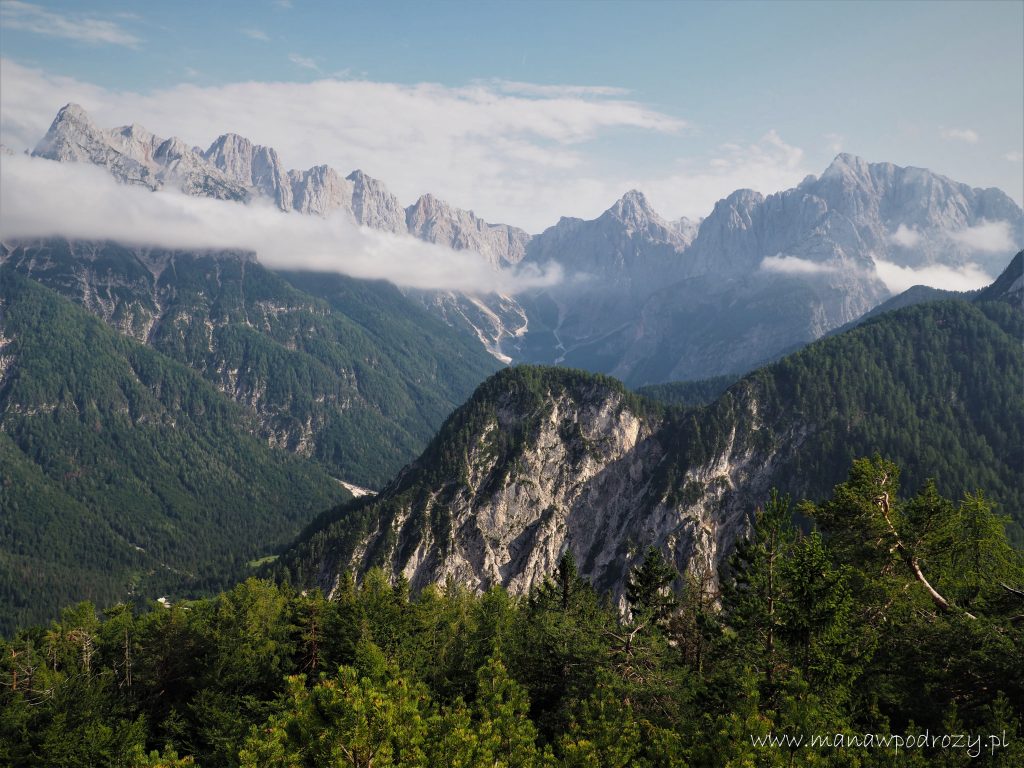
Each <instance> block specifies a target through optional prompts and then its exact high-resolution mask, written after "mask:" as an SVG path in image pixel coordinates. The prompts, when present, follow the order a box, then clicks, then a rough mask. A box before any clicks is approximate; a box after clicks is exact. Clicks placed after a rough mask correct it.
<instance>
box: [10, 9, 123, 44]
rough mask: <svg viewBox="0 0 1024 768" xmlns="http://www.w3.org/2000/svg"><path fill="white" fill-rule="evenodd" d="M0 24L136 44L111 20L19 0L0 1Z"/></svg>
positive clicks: (82, 39) (88, 40)
mask: <svg viewBox="0 0 1024 768" xmlns="http://www.w3.org/2000/svg"><path fill="white" fill-rule="evenodd" d="M0 26H2V27H5V28H6V29H18V30H23V31H25V32H33V33H35V34H37V35H46V36H47V37H61V38H64V39H66V40H77V41H79V42H83V43H91V44H94V45H98V44H107V45H124V46H127V47H129V48H135V47H136V46H138V44H139V38H137V37H136V36H135V35H133V34H131V33H130V32H128V31H126V30H125V29H124V28H123V27H122V26H121V25H119V24H116V23H115V22H113V21H107V20H104V19H97V18H93V17H90V16H85V15H82V14H71V15H66V16H65V15H61V14H59V13H54V12H53V11H48V10H47V9H45V8H43V7H41V6H38V5H35V4H33V3H23V2H20V0H2V2H0Z"/></svg>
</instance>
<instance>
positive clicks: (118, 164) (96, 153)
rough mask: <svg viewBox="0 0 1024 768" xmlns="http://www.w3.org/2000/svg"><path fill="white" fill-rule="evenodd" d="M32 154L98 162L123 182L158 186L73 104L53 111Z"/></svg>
mask: <svg viewBox="0 0 1024 768" xmlns="http://www.w3.org/2000/svg"><path fill="white" fill-rule="evenodd" d="M32 154H33V155H34V156H36V157H45V158H48V159H50V160H57V161H58V162H62V163H68V162H73V163H90V164H91V165H98V166H100V167H102V168H106V169H107V170H108V171H109V172H110V173H111V175H113V176H115V177H116V178H117V179H118V180H120V181H122V182H124V183H126V184H139V185H141V186H144V187H148V188H149V189H156V188H158V187H159V186H160V182H159V181H158V180H157V178H156V174H155V173H153V171H152V170H151V169H150V168H149V167H148V166H147V165H146V164H144V163H142V162H140V161H139V160H137V159H135V158H134V157H132V156H130V155H128V154H125V153H124V152H121V151H119V150H118V149H116V148H115V147H114V146H112V145H111V142H110V140H109V139H108V137H107V135H106V134H104V133H103V131H101V130H100V129H99V128H97V127H96V126H95V124H93V122H92V120H91V119H90V117H89V115H88V114H87V113H86V111H85V110H84V109H82V108H81V107H80V106H78V105H77V104H68V105H66V106H65V107H63V108H62V109H61V110H60V111H59V112H58V113H57V117H55V118H54V120H53V123H52V124H51V125H50V129H49V130H48V131H47V132H46V135H45V136H44V137H43V138H42V139H41V140H40V142H39V143H38V144H36V147H35V149H34V150H32Z"/></svg>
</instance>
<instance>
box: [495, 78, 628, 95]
mask: <svg viewBox="0 0 1024 768" xmlns="http://www.w3.org/2000/svg"><path fill="white" fill-rule="evenodd" d="M492 82H493V84H494V85H495V86H496V87H497V89H498V90H499V91H502V92H503V93H516V94H519V95H521V96H543V97H545V98H562V97H568V98H574V97H578V96H628V95H629V89H628V88H614V87H611V86H606V85H540V84H538V83H522V82H519V81H516V80H494V81H492Z"/></svg>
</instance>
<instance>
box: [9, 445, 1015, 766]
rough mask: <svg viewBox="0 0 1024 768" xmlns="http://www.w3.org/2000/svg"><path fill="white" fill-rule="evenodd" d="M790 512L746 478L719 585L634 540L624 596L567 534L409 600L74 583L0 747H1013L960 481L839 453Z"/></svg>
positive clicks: (1007, 588)
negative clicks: (525, 564) (466, 580)
mask: <svg viewBox="0 0 1024 768" xmlns="http://www.w3.org/2000/svg"><path fill="white" fill-rule="evenodd" d="M801 512H802V514H803V515H804V516H805V517H806V518H807V519H808V520H810V521H811V522H812V524H813V526H814V528H813V529H812V530H811V531H810V532H806V531H804V530H801V529H798V528H795V527H794V526H793V524H792V510H791V508H790V506H789V502H788V499H786V498H784V497H782V496H780V495H778V494H777V493H773V494H771V495H770V496H769V498H768V499H767V500H766V503H765V504H764V505H763V506H761V507H759V508H758V509H757V510H756V512H755V517H756V520H757V526H756V529H755V530H756V535H754V536H753V537H751V538H749V539H747V540H745V541H744V542H743V543H742V544H741V546H740V547H739V548H738V550H737V552H736V554H735V555H734V557H733V558H732V559H731V561H730V562H729V564H728V567H727V569H726V570H725V571H724V573H723V577H722V590H721V592H719V593H716V592H712V591H709V586H710V585H709V584H708V583H706V582H705V583H701V582H698V581H696V580H694V579H692V578H688V577H681V576H680V575H679V574H677V573H675V572H673V571H672V569H671V568H667V567H666V565H665V563H664V561H663V560H662V559H661V556H660V554H659V553H658V552H657V551H656V550H652V551H649V552H648V553H647V556H646V558H645V559H644V561H643V563H642V564H640V565H639V566H638V567H637V568H636V569H635V570H634V571H633V573H632V574H631V576H630V590H629V610H628V611H626V612H620V611H619V610H618V609H616V608H613V607H612V606H611V605H610V604H609V603H608V602H607V600H606V599H605V598H604V597H603V596H602V595H600V594H598V593H597V592H596V591H595V590H594V588H593V587H592V586H591V585H590V584H589V583H588V582H586V581H585V580H584V579H582V578H580V576H579V574H578V571H577V569H576V565H575V562H574V561H573V558H572V557H571V556H569V555H566V556H564V557H563V558H562V559H561V561H560V563H559V565H558V568H557V570H556V571H555V572H553V573H551V574H550V576H549V578H548V579H547V580H546V581H545V582H544V583H543V584H541V585H539V586H538V587H537V588H535V589H534V590H533V591H532V592H531V593H530V594H528V595H524V596H522V597H519V598H514V597H511V596H509V595H508V594H507V593H505V592H504V591H503V590H501V589H500V588H494V589H491V590H489V591H487V592H486V593H483V594H479V595H473V594H470V593H468V592H467V591H466V590H464V589H462V588H460V587H459V586H458V585H455V584H449V585H447V586H445V587H431V588H428V589H426V590H424V591H423V592H421V593H420V594H418V595H410V593H409V590H408V586H407V585H406V584H404V583H403V582H402V581H401V580H399V581H397V582H395V581H392V580H390V579H389V578H388V577H387V576H386V575H385V574H384V573H383V572H381V571H379V570H375V571H371V572H370V573H368V574H367V575H366V576H365V578H363V579H362V580H361V581H360V582H359V583H357V582H356V581H355V580H353V579H352V578H351V576H349V577H347V578H346V579H344V580H343V581H342V583H341V585H340V587H339V589H338V590H337V592H336V594H335V595H334V597H333V598H332V599H330V600H326V599H325V598H324V597H323V596H322V595H321V594H320V593H319V592H316V591H314V592H311V593H304V592H296V591H295V590H293V589H292V588H290V587H288V586H275V585H274V584H272V583H269V582H262V581H257V580H253V579H250V580H249V581H247V582H245V583H244V584H241V585H239V586H237V587H236V588H234V589H233V590H231V591H230V592H227V593H225V594H223V595H221V596H219V597H217V598H213V599H206V600H199V601H191V602H187V603H177V604H175V605H172V606H170V607H163V606H153V607H152V608H151V609H150V610H149V611H146V612H142V613H137V612H134V611H132V610H131V609H130V608H129V607H128V606H125V605H119V606H115V607H113V608H111V609H109V610H107V611H105V612H104V613H103V616H102V617H98V616H97V614H96V610H95V608H94V607H93V606H92V605H90V604H81V605H79V606H77V607H75V608H69V609H68V610H66V611H65V613H64V614H63V616H62V618H61V619H60V620H59V621H55V622H53V623H52V624H51V625H50V626H48V627H35V628H32V629H27V630H24V631H22V632H20V633H19V634H18V635H17V636H16V637H14V638H12V639H11V640H9V641H4V642H2V643H0V762H2V763H4V764H11V765H19V766H25V768H31V767H32V766H43V765H47V766H49V765H62V766H90V768H92V767H99V766H132V767H135V766H139V767H140V768H141V766H166V767H167V768H171V767H172V766H187V765H199V766H214V765H216V766H246V767H247V768H248V767H250V766H251V767H253V768H255V767H256V766H259V768H274V767H275V766H280V767H281V768H285V767H287V768H294V767H295V766H322V765H332V766H335V765H336V766H369V765H372V766H378V767H379V768H386V767H387V766H404V767H413V766H416V767H423V768H426V767H427V766H439V765H449V766H466V767H467V768H484V766H487V767H490V766H494V765H505V766H521V767H527V766H573V767H576V766H601V767H602V768H603V767H604V766H613V767H622V768H625V767H626V766H631V767H632V766H641V767H647V766H649V767H651V768H654V767H658V768H660V767H662V766H690V767H692V768H704V767H705V766H706V767H707V768H712V767H713V768H740V767H741V766H752V765H763V766H780V767H781V766H818V765H831V766H851V768H852V767H853V766H868V765H870V766H925V765H968V764H969V765H983V766H1005V767H1008V766H1016V765H1019V764H1020V763H1021V761H1022V760H1024V723H1022V717H1021V713H1022V712H1024V663H1022V661H1021V660H1022V659H1024V623H1022V622H1021V621H1020V613H1021V611H1022V609H1024V590H1022V589H1021V587H1024V562H1022V560H1021V555H1020V553H1019V552H1017V551H1015V550H1014V549H1013V548H1012V547H1010V545H1009V543H1008V541H1007V540H1006V537H1005V533H1004V530H1003V526H1002V523H1001V521H1000V520H999V518H998V517H997V516H996V515H994V514H993V511H992V509H991V506H990V505H989V503H988V502H987V500H986V497H985V495H984V494H983V493H981V492H975V493H972V494H969V495H967V496H965V497H964V498H963V499H962V500H961V501H959V502H955V503H954V502H952V501H950V500H948V499H945V498H943V497H942V496H941V495H940V494H938V493H937V492H936V491H935V489H934V486H926V487H925V488H924V489H923V490H922V491H921V492H920V493H919V494H917V495H916V496H913V497H910V498H905V497H903V495H902V494H901V492H900V486H899V470H898V468H897V467H896V466H895V465H894V464H892V463H891V462H888V461H884V460H882V459H880V458H875V459H872V460H866V459H864V460H858V461H856V462H854V464H853V466H852V468H851V469H850V471H849V473H848V475H847V478H846V480H845V481H844V482H842V483H840V484H839V485H837V486H836V488H835V489H834V490H833V492H832V494H831V495H830V496H829V498H827V499H826V500H824V501H823V502H822V503H821V504H818V505H811V504H805V505H803V506H802V508H801ZM933 593H934V594H933ZM935 595H938V596H939V597H940V598H941V601H942V602H940V601H939V600H938V599H937V598H936V597H935ZM925 732H927V733H929V734H932V735H936V736H938V737H940V741H939V742H938V743H937V744H928V745H927V746H922V747H919V748H915V747H907V746H906V744H905V743H904V744H903V745H902V746H901V747H900V749H899V750H896V749H895V747H894V744H893V743H892V742H888V745H887V746H880V745H875V746H852V745H847V746H844V747H836V746H832V747H827V746H817V747H814V746H810V745H809V744H806V743H805V744H804V745H803V746H802V747H796V746H792V745H790V744H788V743H783V744H781V745H774V746H773V745H772V744H770V743H765V741H764V740H765V739H767V738H768V737H769V736H774V737H776V738H782V737H793V738H797V737H801V736H802V737H803V738H804V739H805V741H809V740H810V739H811V737H813V736H817V737H822V736H825V737H828V738H830V739H831V740H833V741H834V740H835V737H836V735H837V734H842V735H843V736H844V737H845V738H847V739H849V738H851V737H854V736H863V735H864V734H872V735H874V736H875V737H877V738H883V739H888V738H892V737H895V736H899V737H901V738H905V737H906V735H908V734H909V735H914V736H916V735H918V734H923V733H925ZM944 734H952V735H955V734H971V735H975V736H977V737H978V739H979V740H980V746H978V747H976V748H975V747H968V745H967V743H966V742H965V744H964V746H962V747H960V748H952V747H946V748H943V745H942V742H941V736H942V735H944ZM990 735H994V737H995V741H994V742H990V741H989V736H990ZM975 749H976V751H974V750H975ZM969 750H970V751H969Z"/></svg>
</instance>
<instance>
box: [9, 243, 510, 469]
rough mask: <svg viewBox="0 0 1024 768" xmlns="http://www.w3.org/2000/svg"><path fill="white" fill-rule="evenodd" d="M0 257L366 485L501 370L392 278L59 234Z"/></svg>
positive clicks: (279, 438) (265, 432) (291, 444)
mask: <svg viewBox="0 0 1024 768" xmlns="http://www.w3.org/2000/svg"><path fill="white" fill-rule="evenodd" d="M4 258H5V259H6V261H7V263H8V264H10V265H12V266H13V267H14V268H15V269H17V270H18V271H20V272H22V273H24V274H28V275H30V276H32V277H33V279H36V280H39V281H40V282H42V283H43V284H44V285H47V286H48V287H51V288H53V289H54V290H57V291H59V292H61V293H63V294H64V295H66V296H68V297H70V298H73V299H74V300H75V301H77V302H79V303H82V304H83V305H84V306H86V307H87V308H88V309H90V311H92V312H94V313H95V314H99V315H100V316H102V317H103V318H104V319H105V320H106V321H107V322H108V323H109V324H111V325H113V326H114V327H116V328H118V329H119V330H121V331H122V332H124V333H127V334H129V335H133V336H135V337H136V338H138V339H140V340H142V341H145V342H146V343H147V344H149V345H150V346H152V347H153V348H154V349H156V350H158V351H160V352H162V353H164V354H166V355H168V356H169V357H171V358H173V359H175V360H177V361H179V362H183V363H185V364H186V365H188V366H189V367H191V368H193V369H195V370H197V371H199V372H200V373H201V374H202V375H203V377H204V378H206V379H207V380H209V381H211V382H212V383H213V384H214V385H215V386H216V387H217V388H218V389H220V390H221V391H222V392H224V393H226V394H227V395H229V396H230V397H231V398H232V399H234V400H236V401H237V402H239V403H241V404H243V405H245V406H246V407H248V408H250V409H251V410H252V411H253V412H254V413H255V414H256V416H257V418H258V423H259V425H260V433H261V434H262V436H264V437H265V438H267V439H268V440H269V441H271V442H272V443H273V444H275V445H280V446H281V447H284V448H286V449H288V450H291V451H295V452H297V453H300V454H301V455H305V456H310V457H313V458H315V459H317V460H318V461H319V462H320V463H321V464H323V465H324V466H325V467H327V469H328V470H329V471H330V472H332V473H333V474H334V475H335V476H337V477H341V478H342V479H345V480H348V481H352V482H356V483H358V484H362V485H369V486H371V487H376V486H379V485H382V484H383V483H385V482H386V481H387V480H388V479H389V478H390V477H391V476H393V475H394V473H395V472H396V471H397V470H398V469H399V468H400V467H401V466H402V465H403V464H405V463H406V462H407V461H409V460H410V459H412V458H413V457H414V456H415V455H416V453H417V452H418V451H420V450H421V449H422V447H423V446H424V445H425V444H426V443H427V441H428V440H429V439H430V437H431V435H432V434H433V433H434V431H435V430H436V429H437V427H438V426H439V425H440V424H441V422H442V421H443V420H444V418H445V417H446V416H447V415H448V414H449V413H450V412H451V410H452V409H453V408H454V407H455V406H457V405H458V404H459V403H461V402H462V401H463V400H464V399H465V398H466V397H468V396H469V394H470V393H471V392H472V389H473V387H475V386H476V385H477V384H478V383H479V382H480V381H481V380H483V379H484V378H485V377H486V376H487V375H488V374H490V373H491V372H493V371H494V370H495V369H496V368H497V366H498V364H497V362H496V361H495V360H494V359H493V358H491V357H490V356H489V355H488V354H487V353H486V352H484V351H483V350H482V349H480V347H479V344H477V343H476V342H475V340H472V339H469V338H464V337H463V336H462V335H461V334H460V333H458V332H456V331H454V330H453V329H451V328H449V327H448V326H446V325H444V324H443V323H442V322H441V321H440V320H438V319H436V318H435V317H433V316H432V315H430V314H429V313H427V312H426V311H425V310H423V309H422V308H421V307H419V306H417V305H416V304H415V303H414V302H412V301H410V300H408V299H406V298H405V297H404V296H402V294H401V293H400V292H399V291H398V290H397V289H396V288H394V287H393V286H391V285H389V284H387V283H383V282H372V281H360V280H353V279H351V278H346V277H343V276H340V275H321V274H308V273H295V274H289V275H287V276H283V275H282V274H280V273H276V272H271V271H269V270H267V269H265V268H263V267H262V266H261V265H259V264H258V263H255V262H254V261H253V260H252V259H251V257H249V256H246V255H245V254H236V253H214V254H210V253H202V252H197V253H183V252H172V251H165V250H160V249H145V250H143V249H130V248H125V247H122V246H118V245H116V244H112V243H82V242H68V241H62V240H52V241H46V242H43V243H35V244H28V245H22V246H18V247H16V248H14V249H13V250H11V251H10V252H9V253H7V254H6V255H5V256H4ZM296 286H298V287H296Z"/></svg>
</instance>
